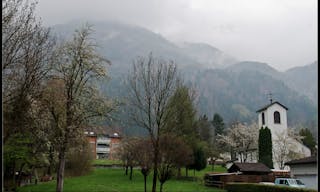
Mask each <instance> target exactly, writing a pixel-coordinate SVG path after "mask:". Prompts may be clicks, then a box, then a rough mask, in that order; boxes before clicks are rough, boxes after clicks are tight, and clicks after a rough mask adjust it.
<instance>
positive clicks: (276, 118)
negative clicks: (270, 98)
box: [273, 111, 280, 124]
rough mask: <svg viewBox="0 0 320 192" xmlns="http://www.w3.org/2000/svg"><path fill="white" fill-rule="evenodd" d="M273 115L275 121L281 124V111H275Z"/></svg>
mask: <svg viewBox="0 0 320 192" xmlns="http://www.w3.org/2000/svg"><path fill="white" fill-rule="evenodd" d="M273 117H274V123H275V124H276V123H277V124H280V113H279V111H275V112H274V113H273Z"/></svg>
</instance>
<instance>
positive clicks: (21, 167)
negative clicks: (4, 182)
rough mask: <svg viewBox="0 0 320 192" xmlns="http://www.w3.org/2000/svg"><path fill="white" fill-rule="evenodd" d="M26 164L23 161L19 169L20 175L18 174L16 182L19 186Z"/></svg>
mask: <svg viewBox="0 0 320 192" xmlns="http://www.w3.org/2000/svg"><path fill="white" fill-rule="evenodd" d="M24 165H25V163H22V164H21V166H20V169H19V175H18V178H17V181H16V183H17V186H18V187H20V185H21V179H22V178H21V176H22V174H21V173H22V169H23V167H24Z"/></svg>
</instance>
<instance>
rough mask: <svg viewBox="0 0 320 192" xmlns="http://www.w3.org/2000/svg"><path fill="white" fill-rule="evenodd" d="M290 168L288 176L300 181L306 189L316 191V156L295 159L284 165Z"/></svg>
mask: <svg viewBox="0 0 320 192" xmlns="http://www.w3.org/2000/svg"><path fill="white" fill-rule="evenodd" d="M285 164H286V165H288V166H290V176H291V177H292V178H296V179H300V180H301V181H302V182H303V183H304V184H305V185H306V186H307V187H308V188H312V189H318V173H317V171H318V168H317V158H316V156H310V157H306V158H302V159H295V160H292V161H289V162H286V163H285Z"/></svg>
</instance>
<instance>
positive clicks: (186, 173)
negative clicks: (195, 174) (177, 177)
mask: <svg viewBox="0 0 320 192" xmlns="http://www.w3.org/2000/svg"><path fill="white" fill-rule="evenodd" d="M186 177H188V167H186Z"/></svg>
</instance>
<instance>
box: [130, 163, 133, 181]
mask: <svg viewBox="0 0 320 192" xmlns="http://www.w3.org/2000/svg"><path fill="white" fill-rule="evenodd" d="M132 167H133V166H132V165H131V166H130V180H132Z"/></svg>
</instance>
